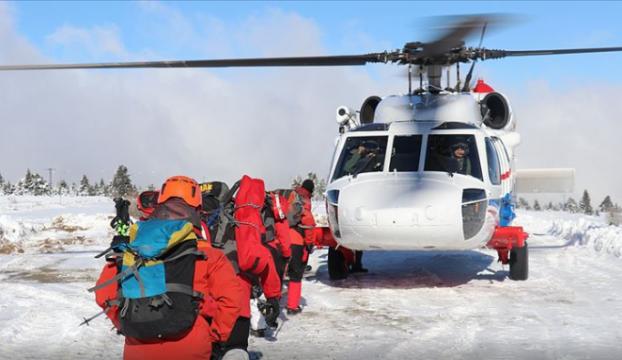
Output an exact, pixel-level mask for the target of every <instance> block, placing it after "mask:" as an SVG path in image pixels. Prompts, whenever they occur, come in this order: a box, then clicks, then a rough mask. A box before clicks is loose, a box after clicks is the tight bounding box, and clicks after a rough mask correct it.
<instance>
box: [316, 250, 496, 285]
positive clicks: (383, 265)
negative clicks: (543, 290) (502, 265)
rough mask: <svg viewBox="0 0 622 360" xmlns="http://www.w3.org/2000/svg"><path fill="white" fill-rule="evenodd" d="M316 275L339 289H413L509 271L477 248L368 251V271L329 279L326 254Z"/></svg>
mask: <svg viewBox="0 0 622 360" xmlns="http://www.w3.org/2000/svg"><path fill="white" fill-rule="evenodd" d="M320 259H321V262H320V264H319V268H318V269H317V271H316V273H315V276H309V277H306V279H307V280H311V281H313V280H317V281H320V282H322V283H324V284H327V285H329V286H335V287H339V288H362V289H376V288H379V289H413V288H434V287H455V286H459V285H463V284H466V283H468V282H470V281H471V280H489V281H504V280H505V279H506V278H507V275H508V272H507V271H495V270H492V269H491V268H490V265H491V264H492V263H493V262H494V261H496V258H495V257H493V256H490V255H487V254H484V253H481V252H478V251H451V252H440V251H390V252H388V251H387V252H385V251H366V252H365V253H364V256H363V264H364V266H365V267H366V268H367V269H369V273H367V274H350V276H349V277H348V278H347V279H345V280H330V279H329V278H328V267H327V264H326V262H327V258H326V256H324V255H322V256H320Z"/></svg>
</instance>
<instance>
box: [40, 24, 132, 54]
mask: <svg viewBox="0 0 622 360" xmlns="http://www.w3.org/2000/svg"><path fill="white" fill-rule="evenodd" d="M47 41H48V42H49V43H50V44H52V45H55V46H63V47H65V48H67V49H77V50H80V51H84V50H86V51H88V53H89V54H90V55H92V56H94V57H102V55H108V54H110V55H114V56H119V57H123V56H126V55H127V51H126V50H125V48H124V46H123V43H122V41H121V38H120V34H119V29H118V28H117V27H116V26H114V25H108V26H93V27H90V28H88V29H85V28H80V27H75V26H71V25H63V26H61V27H60V28H58V29H57V30H56V31H54V32H53V33H52V34H50V35H48V37H47Z"/></svg>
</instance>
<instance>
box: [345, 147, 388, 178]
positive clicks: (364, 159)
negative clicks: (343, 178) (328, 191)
mask: <svg viewBox="0 0 622 360" xmlns="http://www.w3.org/2000/svg"><path fill="white" fill-rule="evenodd" d="M378 150H379V147H378V144H377V143H376V142H373V141H365V142H361V143H360V144H359V145H358V147H356V148H355V149H353V150H352V151H351V152H350V158H349V159H348V161H346V163H345V165H344V167H343V169H344V172H345V173H347V174H358V173H361V172H365V170H367V171H370V170H374V169H373V168H372V169H370V170H368V168H369V167H370V165H372V164H373V166H372V167H374V168H375V163H376V161H374V159H375V158H376V155H377V153H378Z"/></svg>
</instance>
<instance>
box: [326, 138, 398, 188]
mask: <svg viewBox="0 0 622 360" xmlns="http://www.w3.org/2000/svg"><path fill="white" fill-rule="evenodd" d="M386 151H387V136H356V137H350V138H348V139H347V140H346V143H345V145H344V147H343V150H342V152H341V155H340V156H339V162H338V163H337V167H336V169H335V174H334V175H333V180H335V179H339V178H341V177H343V176H346V175H352V176H356V175H358V174H361V173H366V172H379V171H382V169H383V168H384V157H385V154H386Z"/></svg>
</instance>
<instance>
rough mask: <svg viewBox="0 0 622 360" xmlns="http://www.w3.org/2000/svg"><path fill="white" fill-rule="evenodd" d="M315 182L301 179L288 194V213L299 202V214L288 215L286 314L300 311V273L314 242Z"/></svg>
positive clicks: (292, 211) (301, 273)
mask: <svg viewBox="0 0 622 360" xmlns="http://www.w3.org/2000/svg"><path fill="white" fill-rule="evenodd" d="M314 188H315V184H313V180H311V179H307V180H305V181H303V183H302V185H301V186H299V187H297V188H296V189H294V191H293V192H292V193H291V194H290V198H289V204H290V214H293V213H295V212H296V210H294V209H291V207H292V206H296V205H295V204H296V203H298V204H299V203H300V201H302V204H299V205H297V206H301V209H300V210H298V212H300V215H299V216H296V215H292V216H290V221H289V225H290V232H289V233H290V241H291V253H292V257H291V260H290V262H289V269H288V275H289V286H288V295H287V314H289V315H295V314H298V313H300V312H301V311H302V308H301V307H300V297H301V293H302V282H301V281H302V275H303V274H304V271H305V268H306V266H307V260H308V258H309V253H310V252H311V251H312V249H313V244H314V243H315V232H314V231H313V228H315V219H314V218H313V213H312V212H311V195H313V190H314Z"/></svg>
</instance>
